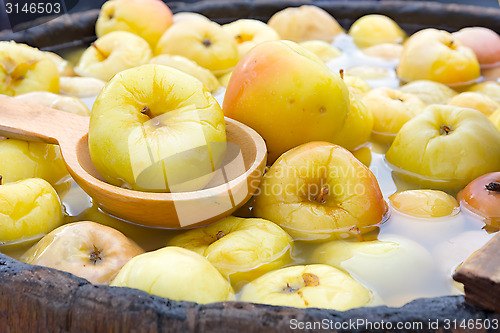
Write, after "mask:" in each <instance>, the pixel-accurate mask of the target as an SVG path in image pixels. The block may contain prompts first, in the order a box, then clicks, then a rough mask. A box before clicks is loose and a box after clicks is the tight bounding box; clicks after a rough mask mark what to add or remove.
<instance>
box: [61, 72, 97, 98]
mask: <svg viewBox="0 0 500 333" xmlns="http://www.w3.org/2000/svg"><path fill="white" fill-rule="evenodd" d="M60 83H61V87H60V90H59V93H60V94H61V95H68V96H74V97H80V98H83V97H95V96H97V94H99V93H100V92H101V90H102V88H104V86H105V85H106V82H105V81H103V80H100V79H96V78H93V77H79V76H72V77H61V79H60Z"/></svg>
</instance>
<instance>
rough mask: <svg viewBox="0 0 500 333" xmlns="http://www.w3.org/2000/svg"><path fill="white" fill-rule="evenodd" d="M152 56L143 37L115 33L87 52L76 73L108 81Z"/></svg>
mask: <svg viewBox="0 0 500 333" xmlns="http://www.w3.org/2000/svg"><path fill="white" fill-rule="evenodd" d="M115 1H116V0H115ZM155 1H156V0H155ZM151 56H152V52H151V48H150V47H149V44H148V43H147V42H146V41H145V40H144V39H142V38H141V37H139V36H137V35H134V34H133V33H130V32H125V31H113V32H110V33H108V34H106V35H104V36H102V37H100V38H98V39H97V40H96V41H95V42H94V43H92V45H90V46H89V48H88V49H87V50H85V52H84V53H83V54H82V56H81V58H80V61H79V62H78V66H76V67H75V72H76V73H77V74H78V75H81V76H90V77H95V78H97V79H101V80H104V81H108V80H110V79H111V78H112V77H113V76H114V75H115V74H116V73H119V72H121V71H123V70H125V69H129V68H132V67H136V66H139V65H143V64H146V63H148V62H149V60H150V59H151Z"/></svg>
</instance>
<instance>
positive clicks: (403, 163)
mask: <svg viewBox="0 0 500 333" xmlns="http://www.w3.org/2000/svg"><path fill="white" fill-rule="evenodd" d="M385 156H386V159H387V161H388V162H389V163H390V164H392V166H393V168H394V171H395V173H396V175H398V176H400V177H402V178H403V179H406V180H408V181H410V182H412V183H416V184H419V185H420V186H421V187H427V188H431V189H440V190H457V189H461V188H463V187H464V186H465V185H467V184H468V183H469V182H471V181H472V180H473V179H475V178H477V177H479V176H481V175H483V174H485V173H488V172H493V171H496V170H500V159H499V158H498V156H500V132H499V131H498V130H497V129H496V128H495V126H494V125H493V124H492V123H491V122H490V121H489V120H488V118H487V117H486V116H485V115H483V114H482V113H480V112H479V111H476V110H472V109H467V108H460V107H456V106H447V105H431V106H428V107H427V108H426V109H425V110H424V112H422V113H421V114H420V115H418V116H416V117H415V118H413V119H411V120H410V121H408V122H407V123H406V124H405V125H404V126H403V127H402V128H401V130H400V131H399V133H398V135H397V136H396V139H395V140H394V142H393V143H392V145H391V147H390V148H389V150H388V151H387V153H386V155H385Z"/></svg>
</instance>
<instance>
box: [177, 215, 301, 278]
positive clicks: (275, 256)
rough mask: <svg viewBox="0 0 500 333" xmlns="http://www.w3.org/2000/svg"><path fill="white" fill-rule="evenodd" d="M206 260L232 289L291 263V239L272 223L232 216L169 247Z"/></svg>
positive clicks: (185, 234)
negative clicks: (175, 247)
mask: <svg viewBox="0 0 500 333" xmlns="http://www.w3.org/2000/svg"><path fill="white" fill-rule="evenodd" d="M168 244H169V245H172V246H180V247H183V248H185V249H188V250H191V251H194V252H196V253H198V254H201V255H202V256H204V257H206V258H207V259H208V261H210V263H211V264H212V265H214V266H215V268H217V269H218V270H219V272H221V273H222V275H223V276H225V277H227V278H228V279H229V281H231V283H232V284H233V286H236V285H240V284H241V282H243V283H245V282H249V281H252V280H254V279H256V278H258V277H259V276H261V275H262V274H264V273H267V272H269V271H272V270H275V269H278V268H281V267H282V266H284V265H286V264H288V263H290V262H291V252H292V250H293V241H292V237H290V235H288V234H287V233H286V232H285V231H284V230H283V229H281V228H280V227H279V226H278V225H276V224H274V223H273V222H270V221H267V220H264V219H244V218H240V217H234V216H230V217H227V218H225V219H222V220H220V221H218V222H215V223H213V224H211V225H209V226H207V227H203V228H198V229H193V230H189V231H186V232H185V233H183V234H181V235H179V236H176V237H174V238H173V239H171V240H170V242H169V243H168Z"/></svg>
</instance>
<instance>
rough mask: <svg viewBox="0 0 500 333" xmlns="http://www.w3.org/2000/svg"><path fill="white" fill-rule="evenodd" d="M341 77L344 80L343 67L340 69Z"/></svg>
mask: <svg viewBox="0 0 500 333" xmlns="http://www.w3.org/2000/svg"><path fill="white" fill-rule="evenodd" d="M339 74H340V78H341V79H342V80H343V79H344V70H343V69H341V70H339Z"/></svg>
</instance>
